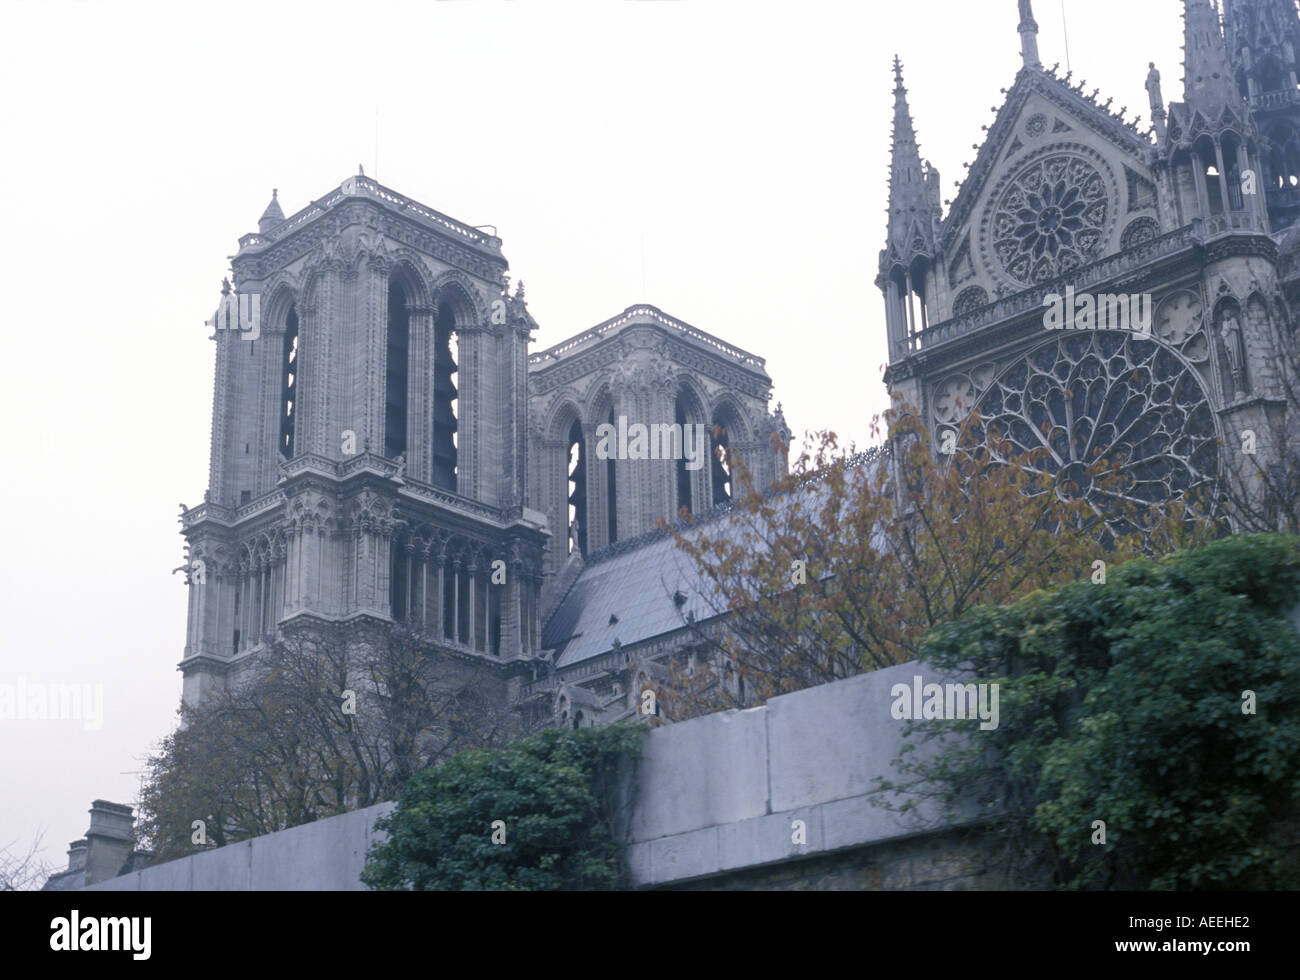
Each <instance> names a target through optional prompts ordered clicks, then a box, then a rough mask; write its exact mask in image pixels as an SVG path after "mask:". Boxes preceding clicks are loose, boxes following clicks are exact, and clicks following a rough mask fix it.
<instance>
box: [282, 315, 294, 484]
mask: <svg viewBox="0 0 1300 980" xmlns="http://www.w3.org/2000/svg"><path fill="white" fill-rule="evenodd" d="M297 404H298V308H297V306H290V307H289V313H288V315H287V316H286V317H285V321H284V349H283V353H282V354H281V358H280V455H281V456H282V457H284V458H285V459H293V436H294V425H295V423H296V422H297Z"/></svg>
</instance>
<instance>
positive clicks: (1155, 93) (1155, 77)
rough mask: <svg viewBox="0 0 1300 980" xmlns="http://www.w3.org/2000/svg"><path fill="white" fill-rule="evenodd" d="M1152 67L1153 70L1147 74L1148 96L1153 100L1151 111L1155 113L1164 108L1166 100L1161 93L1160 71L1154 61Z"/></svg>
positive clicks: (1151, 63)
mask: <svg viewBox="0 0 1300 980" xmlns="http://www.w3.org/2000/svg"><path fill="white" fill-rule="evenodd" d="M1150 65H1151V70H1150V71H1149V72H1147V95H1148V96H1150V98H1151V109H1152V111H1155V110H1157V109H1163V108H1164V106H1165V99H1164V96H1163V95H1162V94H1161V92H1160V70H1159V69H1158V68H1156V63H1155V62H1154V61H1152V62H1150Z"/></svg>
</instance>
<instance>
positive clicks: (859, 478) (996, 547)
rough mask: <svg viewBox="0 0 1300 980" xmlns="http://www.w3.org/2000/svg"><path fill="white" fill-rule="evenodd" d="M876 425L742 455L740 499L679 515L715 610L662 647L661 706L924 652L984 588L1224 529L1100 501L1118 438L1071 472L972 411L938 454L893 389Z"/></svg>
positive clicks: (698, 710) (1012, 591)
mask: <svg viewBox="0 0 1300 980" xmlns="http://www.w3.org/2000/svg"><path fill="white" fill-rule="evenodd" d="M873 435H875V436H876V437H878V438H880V437H883V441H882V443H881V446H880V448H878V449H875V450H873V451H871V452H868V453H856V452H854V451H853V449H852V447H849V448H848V449H844V448H841V447H840V445H839V442H838V440H837V439H836V437H835V435H834V434H833V433H830V432H821V433H818V434H817V435H816V436H814V437H813V442H812V446H811V448H809V447H807V446H806V447H805V449H804V451H803V452H802V453H801V455H800V456H799V457H798V459H797V460H795V461H794V462H793V464H792V466H791V469H790V472H789V473H788V475H786V476H785V477H783V478H781V479H780V480H778V481H776V482H775V483H774V484H773V485H772V486H770V487H757V486H755V485H754V483H753V480H752V479H751V478H750V475H749V474H748V472H747V471H746V470H745V468H744V461H743V460H740V459H736V458H732V459H730V460H729V463H730V464H731V467H732V486H733V487H734V488H736V490H737V492H736V494H735V497H734V504H733V507H732V509H731V511H730V512H729V513H728V514H727V515H725V516H724V517H722V518H720V519H718V520H715V521H711V522H709V523H708V524H703V525H694V526H692V525H691V524H690V523H689V522H686V524H685V525H683V526H679V527H677V528H675V529H674V530H673V531H672V533H673V535H674V537H675V539H676V543H677V545H678V547H679V548H680V549H681V550H682V551H683V552H684V553H685V554H686V555H687V556H689V558H690V559H691V560H692V562H693V563H694V565H695V566H696V567H697V569H698V571H699V575H700V578H701V580H702V582H703V583H704V585H703V588H702V589H701V592H702V594H703V598H704V601H705V603H706V605H707V606H708V607H709V612H710V613H711V615H707V616H699V615H696V616H695V617H693V619H692V621H691V625H692V628H693V630H694V631H695V633H696V638H697V643H696V646H697V649H698V648H699V647H701V646H704V647H707V649H708V651H709V654H708V655H707V656H706V657H703V658H697V659H696V662H695V663H690V664H687V663H672V664H669V665H668V668H667V673H668V676H667V678H666V679H665V683H664V684H663V686H662V689H661V693H660V702H661V707H662V714H663V716H664V717H665V719H667V720H681V719H684V718H689V717H694V716H696V715H700V714H707V713H709V712H712V711H718V710H723V709H726V708H734V707H743V706H745V705H751V704H754V703H758V702H762V701H764V700H766V699H767V698H770V697H774V696H776V695H779V694H785V693H788V692H790V691H795V690H800V689H802V688H805V687H811V686H813V685H816V684H823V683H826V682H829V681H835V680H840V679H843V678H846V677H851V676H853V675H855V674H859V673H862V672H864V671H869V670H876V669H879V668H881V667H886V666H889V665H892V664H898V663H904V662H906V661H909V660H913V659H916V658H917V656H918V654H919V651H920V644H921V641H922V639H923V637H924V636H925V635H926V634H927V633H928V632H929V631H931V630H932V629H934V628H935V627H937V626H939V625H942V624H945V623H949V622H952V621H954V620H956V619H958V618H959V617H961V616H962V615H963V614H965V613H967V612H968V611H970V610H972V609H974V608H976V607H978V606H982V605H993V606H1000V605H1003V604H1005V603H1008V602H1011V601H1013V600H1016V599H1018V598H1020V597H1023V596H1025V595H1028V594H1029V593H1032V592H1034V591H1036V590H1039V589H1044V588H1048V587H1050V586H1053V585H1058V584H1061V583H1064V582H1069V581H1074V580H1077V579H1081V578H1088V577H1089V576H1093V575H1097V574H1104V567H1105V565H1108V564H1115V563H1118V562H1122V561H1125V560H1127V559H1129V558H1132V557H1135V556H1137V555H1139V554H1150V553H1160V554H1162V553H1165V552H1167V551H1170V550H1173V549H1175V548H1179V547H1188V546H1192V545H1194V544H1197V543H1199V542H1203V541H1205V540H1208V539H1210V538H1212V537H1214V536H1216V535H1217V534H1219V533H1221V529H1220V527H1219V526H1218V525H1217V524H1215V523H1213V522H1211V521H1208V520H1204V519H1196V518H1194V517H1193V516H1192V514H1193V508H1191V507H1188V506H1185V504H1184V503H1183V502H1171V503H1170V504H1169V505H1168V506H1167V507H1166V508H1165V509H1164V511H1163V512H1161V513H1153V512H1150V511H1147V512H1142V511H1141V509H1140V507H1139V505H1137V504H1136V502H1134V503H1132V505H1131V506H1130V507H1129V508H1128V511H1127V513H1119V514H1117V513H1114V512H1107V513H1102V512H1101V511H1099V510H1098V509H1097V507H1096V505H1095V504H1094V503H1093V501H1095V500H1096V499H1097V498H1098V496H1099V495H1098V494H1097V493H1095V492H1094V493H1084V492H1083V491H1082V490H1081V488H1080V486H1079V484H1080V483H1086V484H1087V486H1088V487H1089V488H1091V489H1092V490H1094V491H1106V490H1110V491H1112V492H1111V493H1108V494H1102V495H1104V496H1106V497H1108V498H1109V499H1111V500H1118V501H1124V500H1125V498H1126V495H1125V493H1124V492H1123V491H1124V489H1125V486H1124V484H1125V481H1126V480H1129V479H1131V477H1129V476H1128V475H1127V474H1126V473H1125V470H1124V467H1123V465H1122V464H1123V462H1124V459H1123V456H1122V455H1121V454H1120V453H1118V452H1117V453H1114V454H1111V455H1109V456H1105V457H1101V458H1098V459H1097V460H1096V462H1095V463H1094V464H1093V465H1092V466H1090V467H1088V468H1087V469H1086V471H1083V472H1081V471H1079V470H1078V468H1075V469H1074V470H1071V471H1068V472H1067V471H1065V470H1062V469H1060V468H1058V467H1054V466H1053V460H1052V458H1051V455H1050V453H1049V451H1048V450H1047V449H1045V448H1040V449H1034V450H1030V451H1018V450H1017V449H1016V448H1015V447H1014V446H1013V445H1012V444H1011V442H1010V441H1009V440H1007V439H1006V438H1005V436H1004V434H1003V433H1001V432H999V431H998V430H997V429H996V428H995V427H993V426H988V425H984V424H982V423H981V420H980V418H979V416H978V414H972V415H971V416H970V417H969V418H968V419H967V422H966V424H965V426H964V427H963V431H962V433H961V438H960V439H959V441H958V444H957V447H956V451H955V452H953V453H950V454H948V455H944V454H942V453H936V451H935V447H934V446H933V445H932V443H931V437H930V432H929V429H928V427H927V426H926V425H925V424H924V422H923V421H922V420H921V418H920V417H919V415H918V413H917V412H916V411H915V410H914V409H912V408H911V407H910V406H908V405H905V404H903V403H902V402H901V401H899V400H897V399H896V400H895V403H894V405H893V407H892V408H891V409H890V410H889V411H888V412H886V413H885V415H884V416H883V417H878V418H877V419H876V420H875V422H874V423H873ZM1125 506H1126V505H1124V504H1122V503H1121V504H1120V507H1121V508H1125ZM1117 529H1118V530H1117ZM1103 563H1104V564H1103Z"/></svg>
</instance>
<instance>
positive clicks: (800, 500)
mask: <svg viewBox="0 0 1300 980" xmlns="http://www.w3.org/2000/svg"><path fill="white" fill-rule="evenodd" d="M880 458H881V457H880V454H879V452H878V451H876V450H869V451H868V452H866V453H861V454H859V455H858V456H856V457H854V458H853V459H852V460H851V461H850V464H849V465H851V466H854V467H857V466H862V467H870V468H872V469H874V467H875V466H876V465H877V464H878V461H879V460H880ZM868 472H869V473H870V472H871V470H868ZM824 493H825V491H824V487H823V485H822V484H819V483H815V482H810V483H808V484H805V486H804V488H803V489H802V490H801V491H797V492H796V493H795V494H791V495H788V496H785V497H783V498H781V501H780V504H781V505H783V506H802V507H804V508H805V509H807V510H808V512H809V513H815V512H816V510H817V508H819V507H820V506H821V505H822V504H821V502H822V499H823V497H824ZM747 532H748V533H752V531H751V529H750V527H749V524H748V521H747V515H746V513H745V512H743V511H737V510H734V509H733V508H731V507H729V506H727V507H722V508H719V509H717V510H715V511H713V512H711V513H710V514H708V515H705V516H704V517H703V518H702V519H700V520H699V521H698V522H697V523H696V524H694V525H693V526H691V527H689V528H686V529H684V530H683V532H682V533H683V534H684V536H686V537H688V538H689V537H698V536H701V535H707V536H708V537H710V538H712V539H714V540H719V539H726V540H729V541H736V540H738V539H739V538H740V536H742V535H745V534H746V533H747ZM751 546H752V547H757V548H761V547H762V544H761V543H759V544H754V545H751ZM679 603H680V604H679ZM724 604H725V603H724V601H723V599H722V597H721V596H720V594H719V593H718V591H717V589H716V587H715V586H714V584H713V583H712V582H711V581H710V580H709V579H708V578H707V576H705V574H704V573H703V572H702V571H700V569H699V567H698V566H697V565H696V563H695V562H694V560H692V559H691V557H690V556H689V555H687V554H686V553H685V552H684V551H682V550H681V549H680V548H678V547H677V542H676V541H675V540H674V538H673V536H672V535H671V534H669V533H668V532H665V531H652V532H649V533H648V534H643V535H641V536H639V537H637V538H630V539H628V540H627V541H620V542H617V543H616V544H614V545H611V546H610V547H608V548H605V549H602V550H601V551H598V552H595V553H593V554H592V555H591V556H590V557H589V558H587V561H586V564H585V565H584V566H583V567H582V571H581V572H580V573H579V574H578V576H577V579H576V580H575V581H574V582H573V584H572V585H571V586H570V588H569V590H568V592H567V593H565V595H564V597H563V598H562V599H560V600H559V602H558V603H557V604H556V607H555V611H554V612H553V613H552V614H551V616H550V618H549V619H548V620H547V622H546V625H545V626H544V627H543V629H542V648H543V649H546V650H554V651H555V666H556V667H557V668H558V669H563V668H565V667H571V666H573V665H574V664H577V663H581V662H583V661H585V660H589V659H591V658H592V657H596V656H599V655H600V654H602V653H606V652H608V651H610V650H612V649H614V648H615V643H616V641H617V645H618V646H624V647H625V646H630V645H631V644H634V643H640V642H643V641H645V640H650V639H653V638H655V637H657V636H663V635H665V634H669V633H673V632H676V631H677V630H681V629H685V628H687V622H688V621H687V617H688V616H692V615H693V616H694V618H695V620H696V621H697V622H703V621H705V620H708V619H711V618H713V617H714V616H715V615H717V611H718V610H720V609H722V608H723V606H724Z"/></svg>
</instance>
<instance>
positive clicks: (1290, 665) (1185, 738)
mask: <svg viewBox="0 0 1300 980" xmlns="http://www.w3.org/2000/svg"><path fill="white" fill-rule="evenodd" d="M1298 599H1300V539H1297V538H1295V537H1290V536H1283V535H1251V536H1240V537H1234V538H1228V539H1225V540H1223V541H1219V542H1216V543H1214V544H1211V545H1208V546H1206V547H1203V548H1200V549H1197V550H1194V551H1187V552H1179V553H1177V554H1174V555H1171V556H1169V557H1167V558H1165V559H1163V560H1162V561H1159V562H1155V561H1150V560H1145V559H1143V560H1138V561H1133V562H1130V563H1128V564H1125V565H1123V566H1120V567H1118V568H1113V569H1111V570H1110V573H1109V575H1108V576H1107V581H1106V583H1105V584H1094V583H1093V582H1092V581H1090V580H1085V581H1081V582H1078V583H1074V584H1071V585H1068V586H1064V587H1061V588H1058V589H1054V590H1052V591H1050V592H1040V593H1035V594H1033V595H1031V596H1028V597H1026V598H1025V599H1023V600H1022V601H1020V602H1017V603H1015V604H1012V605H1009V606H1005V607H1002V608H982V609H979V610H976V611H974V612H973V613H972V614H970V615H968V616H967V617H965V618H964V619H962V620H960V621H958V622H956V623H953V624H950V625H946V626H944V627H941V628H939V629H937V630H935V631H934V632H933V633H932V634H931V635H930V636H929V637H927V640H926V643H925V646H924V654H923V658H922V659H923V660H924V661H926V662H928V663H930V664H933V665H934V666H935V667H937V668H940V669H956V668H960V667H962V666H966V667H969V668H973V669H974V672H975V673H976V674H977V675H978V679H979V680H981V681H985V682H998V683H1000V684H1001V688H1000V694H1001V724H1000V726H999V727H998V728H997V729H996V730H993V731H988V732H980V731H979V730H978V729H977V728H975V723H966V722H955V723H953V722H948V723H944V724H945V725H947V726H948V730H949V731H951V726H952V725H954V724H956V725H962V726H965V727H968V728H970V729H972V740H971V743H970V744H969V745H968V747H966V748H956V747H952V746H951V744H950V745H949V747H948V748H946V749H944V750H943V751H942V752H940V753H939V754H938V756H937V757H936V759H934V760H932V761H929V762H917V761H915V760H916V759H917V756H916V755H915V754H913V755H907V754H905V755H904V756H903V757H902V758H901V759H900V760H899V765H900V768H902V769H903V770H904V771H905V772H908V773H909V774H911V775H919V776H922V777H924V778H925V779H929V780H932V781H933V782H931V783H930V786H931V787H933V786H935V785H938V786H940V787H942V788H943V795H944V796H945V798H946V799H948V800H950V801H951V800H953V799H955V798H957V797H958V796H959V795H966V796H967V798H968V799H970V798H972V797H974V798H978V799H979V801H980V802H981V803H982V804H983V805H984V806H986V807H988V808H989V812H990V813H995V814H996V813H1000V814H1002V816H1001V818H1000V819H999V821H998V822H999V823H1000V828H1001V832H1002V833H1003V834H1004V835H1005V837H1006V840H1007V841H1008V842H1018V843H1019V844H1021V845H1023V846H1024V847H1026V848H1027V850H1028V851H1029V852H1032V853H1033V854H1034V855H1035V856H1036V861H1037V862H1038V865H1039V866H1040V867H1042V866H1043V864H1044V862H1045V863H1046V865H1047V866H1048V870H1049V872H1050V874H1051V878H1052V880H1053V881H1054V882H1055V884H1057V885H1060V886H1063V887H1084V888H1099V887H1100V888H1106V887H1110V888H1117V887H1123V888H1153V889H1188V888H1246V887H1256V888H1259V887H1262V888H1296V887H1300V867H1298V866H1297V855H1298V853H1300V852H1298V851H1297V850H1296V848H1295V843H1296V840H1297V837H1296V830H1297V826H1298V822H1297V819H1296V818H1297V816H1300V808H1298V806H1297V804H1298V801H1300V635H1298V634H1297V632H1296V630H1295V628H1294V627H1293V626H1292V625H1291V623H1290V622H1289V621H1288V619H1287V616H1288V613H1289V612H1290V610H1291V609H1293V608H1294V607H1295V606H1296V604H1297V600H1298ZM1246 691H1253V692H1254V698H1255V713H1254V714H1248V713H1245V712H1244V711H1243V705H1244V704H1245V701H1244V699H1243V693H1244V692H1246ZM939 727H942V726H939ZM937 730H938V728H937V727H929V728H926V727H925V726H918V727H917V728H916V729H915V730H914V732H913V734H919V735H920V738H921V739H926V738H933V737H936V731H937ZM939 737H941V736H939ZM916 744H919V743H918V742H917V741H915V740H914V741H913V742H912V745H913V746H915V745H916ZM885 785H890V784H885ZM912 785H913V788H915V786H916V785H923V784H912ZM1097 820H1101V821H1104V822H1105V831H1106V842H1105V844H1099V843H1094V839H1093V838H1094V829H1093V827H1094V821H1097Z"/></svg>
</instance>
